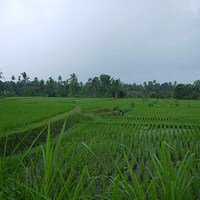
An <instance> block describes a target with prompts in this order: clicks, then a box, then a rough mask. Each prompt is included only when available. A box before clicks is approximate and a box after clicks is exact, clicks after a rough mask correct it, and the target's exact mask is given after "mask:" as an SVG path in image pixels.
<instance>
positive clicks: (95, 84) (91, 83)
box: [88, 77, 99, 97]
mask: <svg viewBox="0 0 200 200" xmlns="http://www.w3.org/2000/svg"><path fill="white" fill-rule="evenodd" d="M98 84H99V78H98V77H94V78H89V79H88V85H89V89H90V91H91V93H92V96H93V97H94V96H95V93H96V89H97V88H98Z"/></svg>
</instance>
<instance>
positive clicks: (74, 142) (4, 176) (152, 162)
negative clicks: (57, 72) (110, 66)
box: [0, 97, 200, 199]
mask: <svg viewBox="0 0 200 200" xmlns="http://www.w3.org/2000/svg"><path fill="white" fill-rule="evenodd" d="M0 106H1V110H2V112H1V116H0V117H1V121H2V128H1V136H2V138H1V140H2V141H3V140H4V141H5V142H4V144H5V146H4V148H3V149H4V150H2V152H1V155H2V156H1V160H0V161H1V162H0V169H1V172H0V189H1V190H0V191H2V192H0V197H1V198H4V199H199V198H200V102H199V101H198V100H196V101H192V100H178V101H177V100H174V99H168V100H161V99H94V98H90V99H82V98H80V99H72V98H39V97H38V98H14V99H13V98H7V99H0ZM116 106H118V109H117V110H116V111H114V112H113V109H114V108H115V107H116ZM63 115H65V118H66V120H65V122H64V125H63V127H62V126H59V127H57V128H58V129H59V133H58V134H56V135H54V136H53V137H52V134H53V133H52V129H51V126H52V125H51V120H50V119H51V118H54V117H57V118H58V119H59V116H63ZM71 115H74V116H75V117H74V118H70V117H71ZM75 118H79V119H80V120H78V121H76V120H75ZM45 120H46V121H47V122H46V121H45ZM70 120H71V121H70ZM73 121H74V123H72V122H73ZM42 122H45V123H46V124H47V126H46V127H45V128H44V129H45V130H46V133H45V135H46V137H45V140H44V141H41V142H40V143H37V140H38V138H39V137H41V135H42V134H44V133H43V132H44V129H43V130H41V131H39V132H38V134H36V135H35V139H32V140H30V141H29V140H27V141H29V144H28V143H27V141H26V146H27V148H26V150H24V151H17V148H18V146H17V145H19V146H20V145H23V141H25V140H23V139H22V141H21V144H18V143H19V142H18V143H16V148H15V149H13V151H12V153H10V154H8V155H7V154H6V151H8V150H9V141H10V140H9V136H12V135H16V137H18V136H17V134H20V131H19V130H21V134H23V130H25V128H26V127H32V128H33V127H35V126H39V124H40V123H42ZM69 122H70V123H72V125H71V126H70V127H68V128H66V127H67V124H68V123H69ZM16 130H17V131H18V133H17V134H16V133H15V131H16ZM31 134H32V132H31V131H29V132H28V133H27V134H26V135H25V136H24V137H26V138H29V137H30V136H31ZM6 138H7V139H6ZM1 145H2V143H1Z"/></svg>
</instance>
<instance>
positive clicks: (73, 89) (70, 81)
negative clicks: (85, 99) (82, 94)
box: [69, 73, 78, 96]
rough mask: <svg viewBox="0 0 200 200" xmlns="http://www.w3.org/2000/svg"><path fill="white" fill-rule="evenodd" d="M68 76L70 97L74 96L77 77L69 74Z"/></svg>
mask: <svg viewBox="0 0 200 200" xmlns="http://www.w3.org/2000/svg"><path fill="white" fill-rule="evenodd" d="M70 76H71V77H70V78H69V84H70V88H71V93H72V96H74V94H75V92H76V91H77V89H78V77H77V75H76V74H75V73H73V74H70Z"/></svg>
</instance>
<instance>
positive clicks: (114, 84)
mask: <svg viewBox="0 0 200 200" xmlns="http://www.w3.org/2000/svg"><path fill="white" fill-rule="evenodd" d="M121 85H122V84H121V81H120V79H116V80H115V79H112V88H113V89H114V92H115V98H117V94H118V93H119V90H120V87H121Z"/></svg>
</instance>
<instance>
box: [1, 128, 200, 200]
mask: <svg viewBox="0 0 200 200" xmlns="http://www.w3.org/2000/svg"><path fill="white" fill-rule="evenodd" d="M64 130H65V124H64V125H63V128H62V130H61V132H60V134H59V136H58V138H57V140H56V142H55V143H52V142H51V138H50V124H49V125H48V133H47V141H46V145H45V146H42V145H40V146H39V147H38V148H37V149H36V151H35V153H34V157H33V156H32V157H31V156H30V154H29V153H30V150H31V148H32V146H33V145H34V144H35V142H36V141H37V139H38V138H39V137H40V135H41V134H42V133H43V131H44V130H43V131H41V132H40V133H39V135H38V137H37V138H36V139H35V140H34V141H33V142H32V144H31V146H30V147H29V149H28V150H27V151H26V152H24V153H23V155H22V156H20V157H18V158H17V159H18V160H17V165H11V164H10V163H12V158H13V156H14V153H15V151H16V149H17V148H18V146H19V145H20V144H18V145H17V146H16V148H15V150H14V151H13V152H12V154H11V155H10V156H8V157H6V156H5V152H6V148H8V146H9V144H7V142H6V144H5V148H4V156H3V157H2V158H0V199H13V200H14V199H113V200H114V199H141V200H142V199H167V200H168V199H198V197H199V192H200V191H199V188H200V181H199V179H198V178H197V177H195V176H191V173H190V172H191V170H193V162H194V161H197V160H194V154H190V153H189V152H186V153H185V156H184V158H183V159H182V161H178V162H176V165H175V166H174V164H172V161H171V160H170V158H169V155H170V153H169V152H172V153H173V149H172V148H171V147H170V146H169V145H168V144H166V143H165V142H162V143H161V149H160V150H161V151H160V152H161V154H160V155H161V156H159V158H158V157H157V156H156V155H155V154H154V151H153V150H152V147H151V146H149V147H148V153H149V155H150V156H149V160H150V161H151V163H152V166H150V167H153V168H154V171H153V173H152V170H150V169H149V168H148V167H146V169H147V170H149V176H145V175H144V176H143V179H142V180H141V178H140V177H139V176H137V175H136V173H135V172H134V170H133V166H132V165H133V164H132V162H133V161H132V160H129V158H128V155H127V153H126V151H125V146H124V145H123V146H124V147H123V148H124V153H123V154H124V155H123V158H124V159H125V162H126V167H125V170H123V171H122V170H121V167H120V166H119V165H120V164H119V162H116V158H114V156H115V155H114V156H113V155H112V154H111V153H112V151H111V150H110V160H111V161H112V162H113V163H114V165H115V167H116V168H117V173H113V174H110V175H109V173H110V171H112V170H111V167H112V166H111V165H109V163H105V165H107V175H105V174H104V175H101V171H100V175H99V174H98V175H96V176H95V175H93V176H92V177H91V170H90V169H89V168H90V164H88V165H85V166H83V167H82V168H81V169H80V168H78V167H79V166H77V160H78V159H85V157H84V156H85V155H84V154H87V156H88V158H90V156H92V157H93V156H95V155H94V153H93V152H92V150H91V149H90V148H89V147H88V146H87V145H86V144H85V143H82V142H79V143H73V144H71V145H70V146H69V147H68V148H67V149H65V148H64V147H63V145H62V143H61V140H62V137H63V135H64ZM111 131H112V130H110V132H111ZM29 134H30V133H28V134H27V135H26V136H25V137H28V135H29ZM0 138H1V130H0ZM22 142H23V140H22ZM22 142H21V143H22ZM80 144H81V145H83V146H84V148H85V152H82V153H83V154H81V158H80V157H79V155H73V154H70V152H72V151H73V149H74V148H75V147H76V148H79V145H80ZM99 145H101V144H99ZM166 147H167V148H166ZM86 152H87V153H86ZM72 155H73V159H70V162H69V159H68V157H69V156H72ZM82 156H83V158H82ZM102 156H103V152H102ZM119 158H120V156H119ZM97 160H98V158H97ZM88 162H89V159H88ZM198 162H199V161H198ZM136 163H137V162H136ZM10 167H11V168H12V172H11V170H10V169H9V168H10ZM96 167H98V166H96ZM99 170H101V169H99ZM142 170H144V169H143V168H142V169H141V173H140V174H142ZM8 172H11V173H8ZM143 172H144V171H143ZM102 174H103V173H102ZM193 174H194V173H193Z"/></svg>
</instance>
